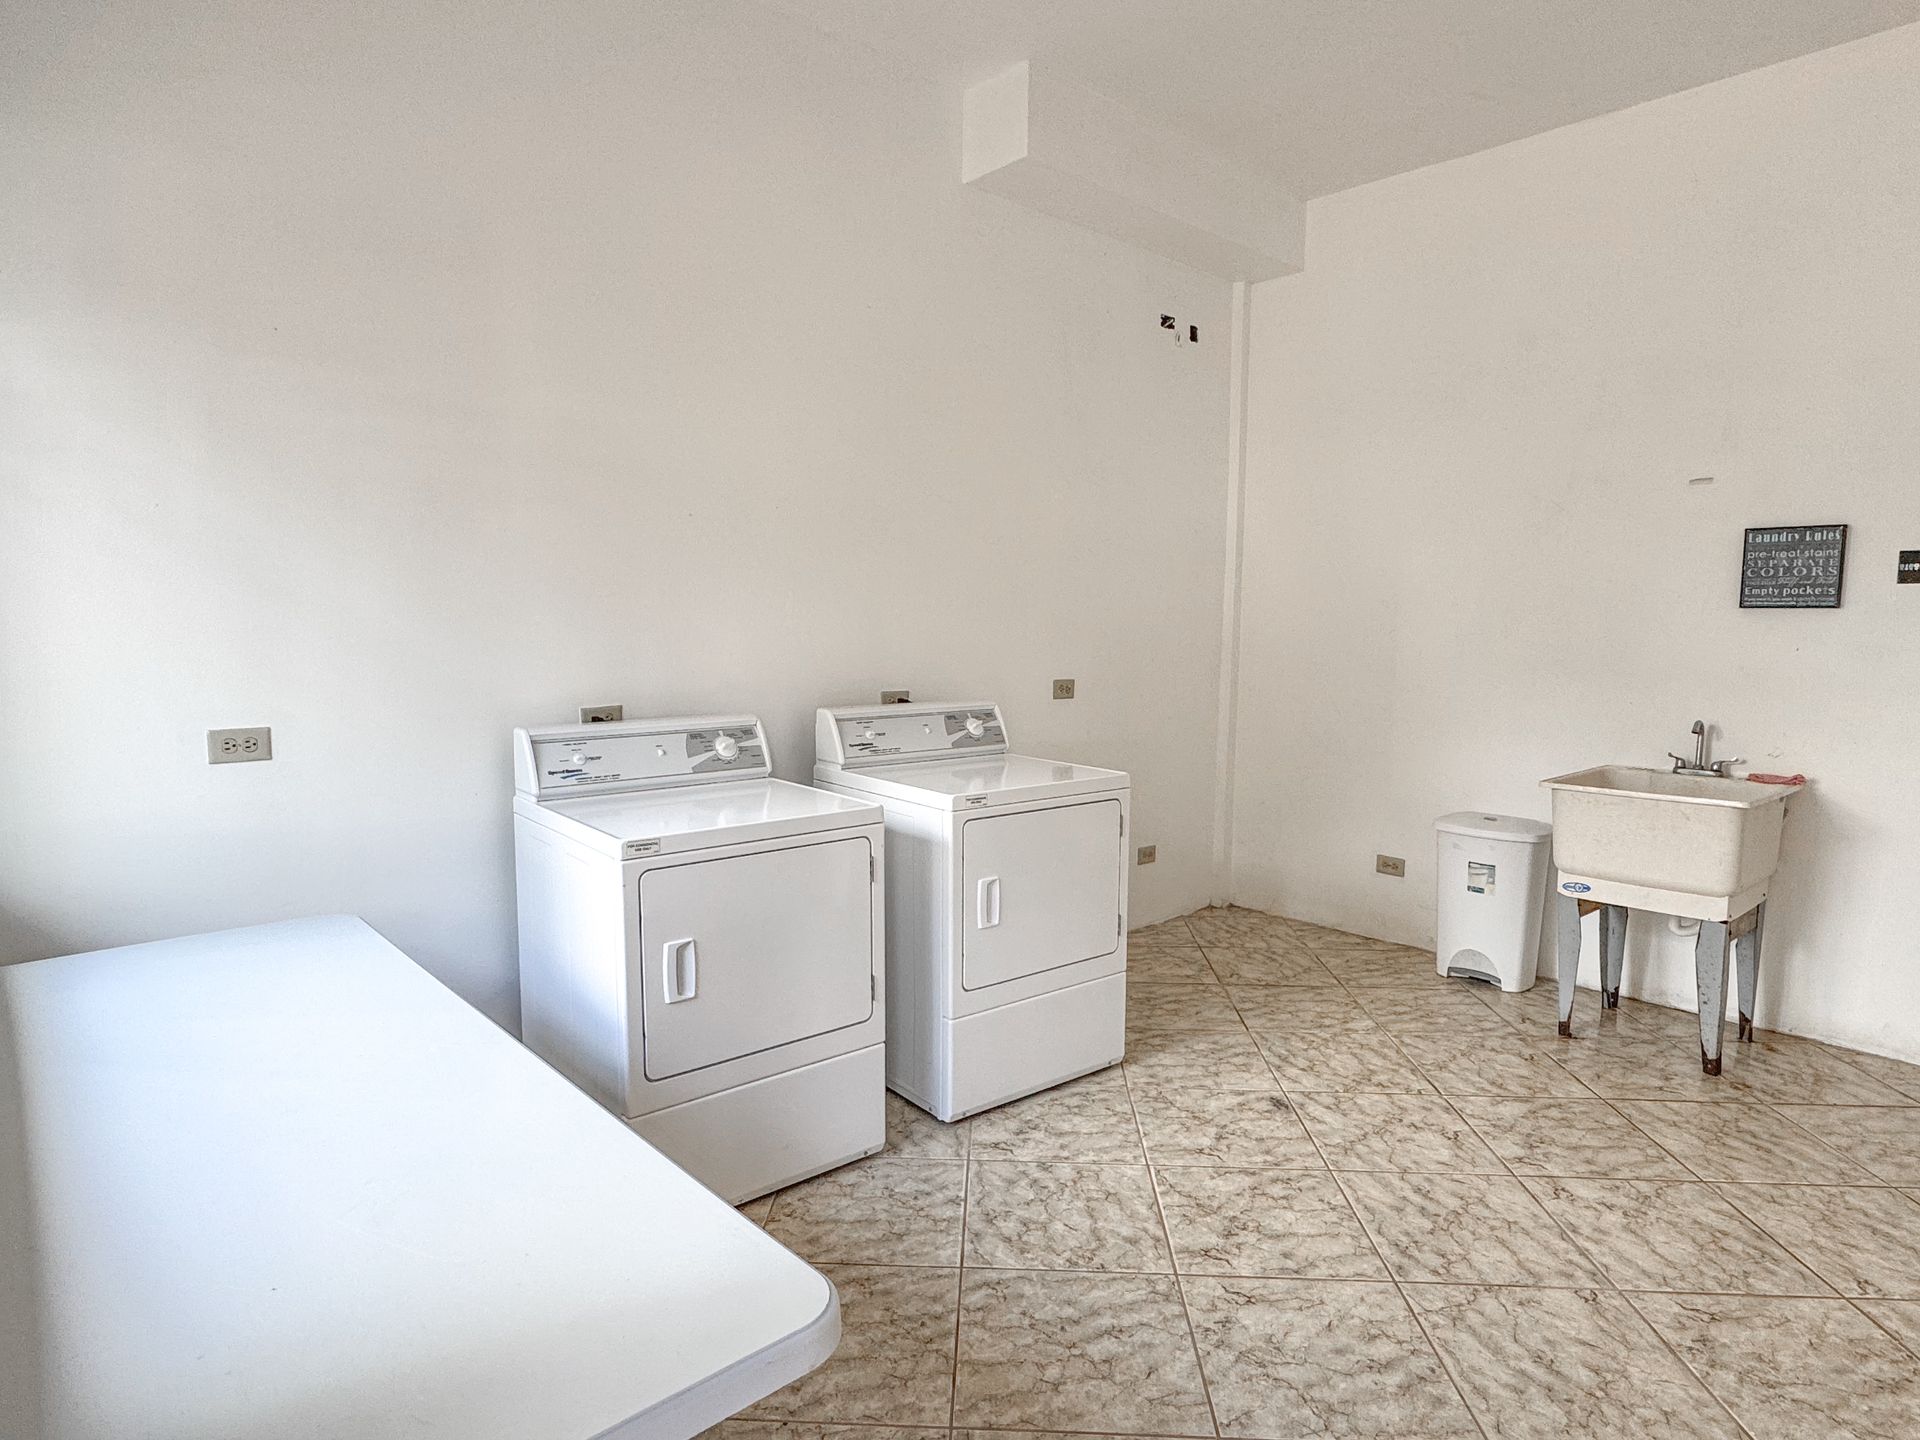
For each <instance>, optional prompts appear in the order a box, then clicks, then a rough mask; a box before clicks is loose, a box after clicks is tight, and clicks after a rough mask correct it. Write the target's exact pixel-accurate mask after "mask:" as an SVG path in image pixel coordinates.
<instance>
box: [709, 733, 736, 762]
mask: <svg viewBox="0 0 1920 1440" xmlns="http://www.w3.org/2000/svg"><path fill="white" fill-rule="evenodd" d="M713 753H714V754H716V755H718V756H719V757H720V758H721V759H722V760H731V759H733V757H734V756H736V755H738V754H739V753H740V742H739V741H738V740H736V739H734V738H733V737H732V736H731V735H721V736H719V737H718V738H716V739H715V740H714V742H713Z"/></svg>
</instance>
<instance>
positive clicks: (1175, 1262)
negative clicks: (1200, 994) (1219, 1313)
mask: <svg viewBox="0 0 1920 1440" xmlns="http://www.w3.org/2000/svg"><path fill="white" fill-rule="evenodd" d="M1200 953H1201V956H1202V958H1203V959H1204V957H1205V955H1206V952H1205V951H1204V950H1202V951H1201V952H1200ZM1120 1079H1121V1083H1122V1084H1124V1085H1125V1086H1126V1088H1127V1109H1128V1110H1129V1111H1130V1112H1131V1113H1132V1115H1133V1128H1134V1131H1135V1132H1136V1133H1137V1134H1138V1135H1139V1137H1140V1155H1141V1158H1142V1159H1144V1160H1145V1161H1146V1162H1147V1186H1148V1188H1149V1189H1151V1190H1152V1191H1153V1213H1154V1214H1155V1215H1156V1216H1158V1217H1159V1220H1160V1238H1161V1239H1162V1240H1164V1241H1166V1244H1167V1264H1168V1265H1169V1266H1171V1267H1172V1279H1173V1293H1174V1296H1175V1297H1176V1298H1177V1299H1178V1300H1179V1301H1180V1318H1181V1319H1182V1320H1183V1321H1185V1322H1186V1326H1187V1344H1188V1345H1189V1346H1191V1347H1192V1349H1193V1367H1194V1370H1195V1371H1196V1372H1197V1373H1198V1374H1199V1376H1200V1396H1201V1398H1202V1399H1203V1400H1205V1401H1206V1402H1207V1420H1208V1422H1209V1423H1211V1424H1212V1426H1213V1433H1214V1434H1215V1435H1219V1434H1220V1433H1221V1431H1220V1412H1219V1411H1218V1410H1217V1409H1216V1408H1215V1407H1214V1403H1213V1385H1212V1383H1211V1382H1210V1381H1209V1380H1208V1379H1207V1362H1206V1361H1205V1360H1204V1359H1203V1358H1202V1357H1201V1354H1200V1335H1199V1332H1198V1331H1196V1330H1195V1329H1194V1328H1193V1310H1192V1308H1191V1307H1190V1306H1189V1305H1188V1304H1187V1287H1186V1285H1185V1284H1183V1283H1182V1281H1181V1277H1180V1252H1179V1251H1178V1250H1176V1249H1175V1248H1174V1244H1173V1227H1172V1226H1171V1225H1169V1224H1167V1207H1166V1206H1165V1205H1164V1204H1163V1203H1162V1202H1161V1199H1160V1181H1159V1179H1158V1178H1157V1177H1156V1176H1155V1174H1154V1169H1153V1154H1152V1152H1151V1151H1149V1150H1148V1149H1147V1128H1146V1126H1144V1125H1142V1124H1141V1123H1140V1107H1139V1106H1138V1105H1136V1104H1135V1103H1134V1100H1133V1079H1132V1077H1131V1076H1129V1075H1128V1074H1127V1073H1126V1070H1125V1067H1124V1063H1123V1066H1122V1069H1121V1074H1120ZM1196 1168H1197V1167H1196Z"/></svg>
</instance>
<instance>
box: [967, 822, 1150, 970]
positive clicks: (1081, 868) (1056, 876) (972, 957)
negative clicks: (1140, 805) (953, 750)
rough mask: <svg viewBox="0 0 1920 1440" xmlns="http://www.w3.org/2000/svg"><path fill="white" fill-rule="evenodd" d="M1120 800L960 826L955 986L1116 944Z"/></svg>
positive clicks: (1057, 963)
mask: <svg viewBox="0 0 1920 1440" xmlns="http://www.w3.org/2000/svg"><path fill="white" fill-rule="evenodd" d="M1121 838H1122V837H1121V834H1120V802H1119V801H1118V800H1092V801H1086V802H1083V803H1081V804H1078V805H1058V806H1054V807H1051V808H1049V809H1045V810H1023V811H1019V812H1017V813H1015V814H1012V815H983V816H981V817H980V818H979V819H977V820H968V821H966V822H965V823H964V824H963V825H961V827H960V877H961V878H960V904H961V926H960V934H961V942H960V986H961V988H962V989H963V990H980V989H984V988H985V987H986V986H988V985H998V984H1000V983H1002V982H1003V981H1007V980H1018V979H1020V978H1021V977H1022V976H1024V975H1037V974H1039V973H1040V972H1041V971H1043V970H1057V969H1059V968H1060V967H1061V966H1062V965H1076V964H1078V963H1079V962H1080V961H1082V960H1095V959H1098V958H1099V957H1101V956H1102V955H1111V954H1112V953H1113V952H1114V951H1115V950H1117V949H1119V948H1120V842H1121Z"/></svg>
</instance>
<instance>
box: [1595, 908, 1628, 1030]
mask: <svg viewBox="0 0 1920 1440" xmlns="http://www.w3.org/2000/svg"><path fill="white" fill-rule="evenodd" d="M1626 960H1627V907H1626V906H1624V905H1602V906H1601V907H1600V1008H1601V1009H1602V1010H1618V1009H1619V1008H1620V972H1621V971H1622V970H1623V969H1625V968H1626Z"/></svg>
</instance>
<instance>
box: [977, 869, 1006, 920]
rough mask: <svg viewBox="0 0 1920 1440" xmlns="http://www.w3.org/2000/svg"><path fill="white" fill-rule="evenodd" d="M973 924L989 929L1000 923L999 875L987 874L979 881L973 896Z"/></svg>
mask: <svg viewBox="0 0 1920 1440" xmlns="http://www.w3.org/2000/svg"><path fill="white" fill-rule="evenodd" d="M973 918H974V924H975V927H976V928H978V929H981V930H991V929H992V928H993V927H994V926H996V925H998V924H999V923H1000V877H999V876H998V875H989V876H987V878H986V879H984V880H982V881H981V882H980V888H979V893H978V894H977V895H976V896H975V897H974V917H973Z"/></svg>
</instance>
